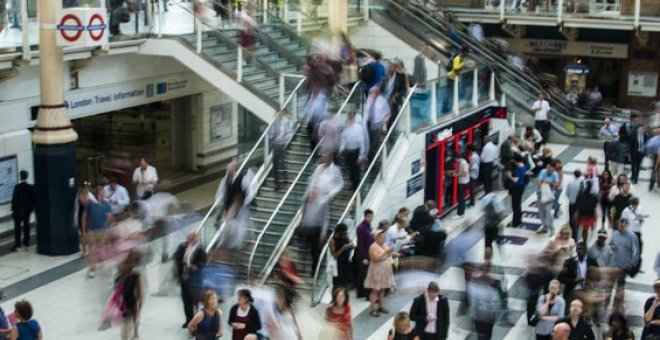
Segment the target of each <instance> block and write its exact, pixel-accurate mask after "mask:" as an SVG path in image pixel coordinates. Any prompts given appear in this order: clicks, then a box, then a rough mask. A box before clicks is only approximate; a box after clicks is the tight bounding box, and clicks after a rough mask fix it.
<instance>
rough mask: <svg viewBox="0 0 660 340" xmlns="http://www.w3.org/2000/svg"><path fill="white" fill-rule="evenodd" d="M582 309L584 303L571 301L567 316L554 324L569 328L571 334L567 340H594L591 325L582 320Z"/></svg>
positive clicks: (577, 300)
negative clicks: (565, 324)
mask: <svg viewBox="0 0 660 340" xmlns="http://www.w3.org/2000/svg"><path fill="white" fill-rule="evenodd" d="M583 308H584V303H582V301H581V300H579V299H575V300H573V301H571V307H570V313H569V315H568V316H567V317H564V318H561V319H559V320H557V322H556V324H561V323H567V324H568V325H569V326H570V329H571V332H570V335H569V339H585V340H596V336H595V335H594V332H593V331H592V330H591V325H590V324H589V322H588V321H587V320H586V319H585V318H584V315H583Z"/></svg>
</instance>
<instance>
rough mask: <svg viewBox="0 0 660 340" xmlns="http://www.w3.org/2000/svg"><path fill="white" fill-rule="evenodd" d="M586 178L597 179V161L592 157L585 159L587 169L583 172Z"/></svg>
mask: <svg viewBox="0 0 660 340" xmlns="http://www.w3.org/2000/svg"><path fill="white" fill-rule="evenodd" d="M584 176H585V177H586V178H594V177H598V159H597V158H596V157H594V156H589V157H588V158H587V169H586V170H585V172H584Z"/></svg>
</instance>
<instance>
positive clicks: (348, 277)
mask: <svg viewBox="0 0 660 340" xmlns="http://www.w3.org/2000/svg"><path fill="white" fill-rule="evenodd" d="M328 246H329V247H330V253H331V254H332V256H333V257H334V258H335V261H337V276H335V277H333V278H332V286H333V287H332V291H334V290H335V289H337V288H339V287H344V288H349V287H348V286H349V285H350V284H351V282H353V275H352V270H351V263H350V260H349V257H350V255H351V254H350V250H351V249H353V248H354V247H355V245H354V244H353V242H351V240H349V239H348V228H347V227H346V224H344V223H340V224H338V225H337V227H336V228H335V233H334V235H333V237H332V239H331V240H330V244H329V245H328Z"/></svg>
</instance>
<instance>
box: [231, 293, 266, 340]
mask: <svg viewBox="0 0 660 340" xmlns="http://www.w3.org/2000/svg"><path fill="white" fill-rule="evenodd" d="M236 300H237V301H236V304H235V305H233V306H232V307H231V309H230V310H229V318H228V319H227V323H228V324H229V326H231V328H232V334H231V338H232V340H246V339H255V340H256V339H257V332H258V331H259V330H260V329H261V319H260V318H259V312H257V309H256V308H254V306H253V305H252V304H253V303H254V299H253V298H252V292H250V290H248V289H240V290H239V291H238V292H237V293H236Z"/></svg>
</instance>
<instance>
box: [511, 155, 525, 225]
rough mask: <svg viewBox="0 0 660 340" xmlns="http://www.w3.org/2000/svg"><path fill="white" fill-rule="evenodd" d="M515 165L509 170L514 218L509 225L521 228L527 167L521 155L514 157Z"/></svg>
mask: <svg viewBox="0 0 660 340" xmlns="http://www.w3.org/2000/svg"><path fill="white" fill-rule="evenodd" d="M513 159H514V164H515V167H514V169H513V171H507V180H508V181H509V184H508V187H509V195H510V196H511V210H512V211H513V219H512V220H511V223H510V225H509V226H511V227H513V228H520V227H521V226H522V195H523V193H524V192H525V186H527V175H526V174H527V170H528V169H527V167H525V164H524V163H523V158H522V156H520V155H515V156H514V157H513Z"/></svg>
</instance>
